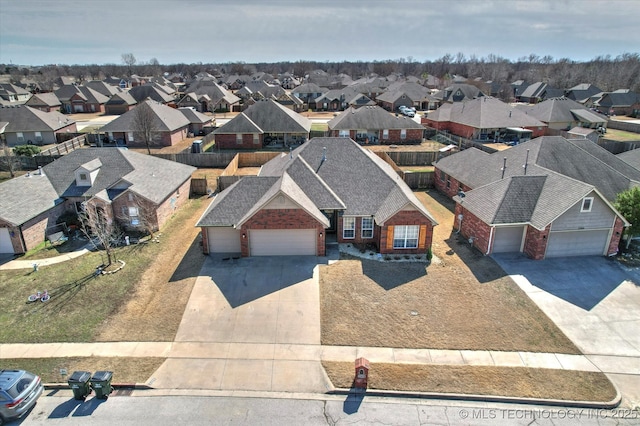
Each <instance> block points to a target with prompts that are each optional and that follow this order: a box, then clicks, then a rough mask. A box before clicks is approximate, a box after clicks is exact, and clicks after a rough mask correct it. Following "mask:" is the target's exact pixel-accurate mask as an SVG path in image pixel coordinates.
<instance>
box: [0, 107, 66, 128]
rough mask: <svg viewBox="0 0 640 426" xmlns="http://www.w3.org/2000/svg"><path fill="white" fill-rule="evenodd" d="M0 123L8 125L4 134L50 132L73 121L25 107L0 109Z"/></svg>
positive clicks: (56, 113)
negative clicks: (5, 122)
mask: <svg viewBox="0 0 640 426" xmlns="http://www.w3.org/2000/svg"><path fill="white" fill-rule="evenodd" d="M0 121H7V122H9V125H8V126H7V128H6V129H5V132H7V133H10V132H25V131H27V132H34V131H35V132H51V131H55V130H58V129H62V128H63V127H67V126H69V125H71V124H73V123H75V121H73V120H72V119H71V118H69V117H67V116H65V115H63V114H60V113H59V112H57V111H51V112H44V111H40V110H38V109H35V108H31V107H28V106H26V105H14V106H6V107H0Z"/></svg>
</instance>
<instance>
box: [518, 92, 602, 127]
mask: <svg viewBox="0 0 640 426" xmlns="http://www.w3.org/2000/svg"><path fill="white" fill-rule="evenodd" d="M517 108H518V109H519V110H520V111H523V112H525V113H526V114H528V115H530V116H532V117H535V118H537V119H538V120H540V121H543V122H545V123H571V122H575V121H586V122H591V123H606V122H607V119H606V117H603V116H601V115H600V114H597V113H595V112H592V111H589V110H588V109H587V108H585V107H584V106H582V105H581V104H579V103H578V102H576V101H574V100H571V99H569V98H565V97H559V98H550V99H547V100H545V101H543V102H540V103H538V104H535V105H518V106H517Z"/></svg>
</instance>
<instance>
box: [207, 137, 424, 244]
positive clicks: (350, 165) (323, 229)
mask: <svg viewBox="0 0 640 426" xmlns="http://www.w3.org/2000/svg"><path fill="white" fill-rule="evenodd" d="M435 225H436V221H435V220H434V219H433V218H432V216H431V214H430V213H429V212H428V211H427V210H426V209H425V207H424V206H423V205H422V204H421V203H420V201H418V199H417V198H416V197H415V195H414V194H413V192H411V190H410V189H409V187H408V186H407V185H406V184H405V183H404V181H403V180H402V179H400V177H399V176H398V175H397V173H395V171H394V170H393V169H392V168H391V166H389V165H388V164H387V163H385V162H384V161H383V160H381V159H380V157H378V156H377V155H375V154H373V153H371V152H370V151H369V150H366V149H364V148H362V147H361V146H360V145H359V144H357V143H356V142H354V141H353V140H350V139H346V138H314V139H312V140H310V141H309V142H307V143H305V144H304V145H302V146H300V147H298V148H297V149H295V150H294V151H292V152H291V153H289V154H284V153H283V154H282V155H280V156H278V157H276V158H274V159H272V160H271V161H269V162H267V163H266V164H265V165H263V166H262V169H261V171H260V174H259V175H258V176H246V177H243V178H242V179H240V180H239V181H238V182H236V183H235V184H233V185H231V186H230V187H229V188H227V189H225V190H224V191H223V192H221V193H220V194H218V195H217V196H216V197H215V198H214V199H213V201H212V202H211V205H210V206H209V207H208V208H207V210H206V211H205V213H204V214H203V215H202V217H201V218H200V220H199V221H198V224H197V225H196V226H200V227H202V236H203V241H204V242H203V250H204V252H205V253H241V254H242V256H271V255H315V256H323V255H325V244H326V241H327V238H330V239H335V241H337V242H338V243H352V244H362V245H363V246H365V245H366V246H368V247H370V248H372V249H376V250H378V251H379V252H380V253H382V254H418V253H420V254H423V253H426V252H427V251H428V250H429V249H430V247H431V241H432V237H433V227H434V226H435ZM328 236H329V237H328Z"/></svg>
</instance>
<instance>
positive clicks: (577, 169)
mask: <svg viewBox="0 0 640 426" xmlns="http://www.w3.org/2000/svg"><path fill="white" fill-rule="evenodd" d="M434 166H435V186H436V188H437V189H438V190H439V191H441V192H443V193H445V194H446V195H448V196H449V197H453V199H454V200H455V201H456V208H455V217H454V229H456V230H458V231H459V232H460V234H461V235H462V236H464V238H465V239H467V240H468V241H469V242H470V243H471V244H473V245H474V246H475V247H476V248H478V249H479V250H480V251H481V252H482V253H484V254H492V253H502V252H513V253H519V252H521V253H524V254H525V255H527V256H528V257H530V258H532V259H544V258H548V257H560V256H588V255H599V256H605V255H611V254H615V253H616V252H617V249H618V243H619V242H620V237H621V235H622V233H623V229H624V227H625V226H628V225H629V224H628V222H627V221H626V220H625V219H624V218H623V217H622V216H621V215H620V213H619V212H617V211H616V209H615V208H614V207H613V202H614V200H615V197H616V195H617V194H618V193H620V192H622V191H625V190H627V189H629V188H631V187H633V186H637V185H638V184H640V171H639V170H638V169H635V168H633V167H631V166H630V165H629V164H627V163H625V162H624V161H622V160H621V159H620V158H617V157H616V156H615V155H613V154H611V153H610V152H608V151H606V150H605V149H603V148H601V147H599V146H598V145H596V144H594V143H593V142H591V141H589V140H580V141H578V140H567V139H564V138H562V137H559V136H545V137H541V138H537V139H534V140H531V141H528V142H525V143H523V144H520V145H518V146H515V147H513V148H511V149H508V150H505V151H501V152H496V153H494V154H487V153H486V152H483V151H480V150H478V149H476V148H470V149H467V150H464V151H462V152H460V153H457V154H453V155H450V156H448V157H445V158H442V159H440V160H438V161H437V162H436V163H434Z"/></svg>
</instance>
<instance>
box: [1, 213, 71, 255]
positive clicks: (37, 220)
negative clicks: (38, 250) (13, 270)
mask: <svg viewBox="0 0 640 426" xmlns="http://www.w3.org/2000/svg"><path fill="white" fill-rule="evenodd" d="M64 211H65V205H64V203H63V204H58V205H57V206H55V207H53V208H52V209H50V210H47V211H46V212H44V213H41V214H39V215H38V216H36V217H34V218H33V219H30V220H28V221H27V222H25V223H24V224H22V225H21V226H12V225H10V224H9V223H6V222H2V221H0V227H3V228H8V229H9V237H10V238H11V245H12V246H13V251H14V253H17V254H21V253H26V252H27V251H29V250H31V249H33V248H35V247H37V246H38V244H40V243H42V242H43V241H45V239H46V230H47V228H48V227H50V226H54V225H55V224H56V220H57V219H58V217H60V215H61V214H62V213H64Z"/></svg>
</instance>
